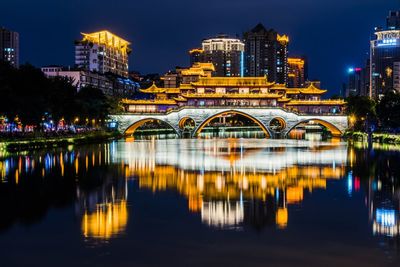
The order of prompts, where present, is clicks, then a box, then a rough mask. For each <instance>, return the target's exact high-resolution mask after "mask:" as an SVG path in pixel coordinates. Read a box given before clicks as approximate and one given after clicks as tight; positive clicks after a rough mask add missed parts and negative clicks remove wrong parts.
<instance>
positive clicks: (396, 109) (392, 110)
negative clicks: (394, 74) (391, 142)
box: [377, 92, 400, 128]
mask: <svg viewBox="0 0 400 267" xmlns="http://www.w3.org/2000/svg"><path fill="white" fill-rule="evenodd" d="M377 113H378V117H379V120H380V122H381V124H382V126H383V127H390V128H398V127H400V95H399V94H398V93H396V92H389V93H387V94H386V95H385V96H384V97H383V98H382V99H381V101H380V102H379V104H378V106H377Z"/></svg>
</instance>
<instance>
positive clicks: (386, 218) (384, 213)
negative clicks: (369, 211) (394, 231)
mask: <svg viewBox="0 0 400 267" xmlns="http://www.w3.org/2000/svg"><path fill="white" fill-rule="evenodd" d="M376 221H377V222H378V223H379V224H380V225H382V226H394V225H395V224H396V211H395V210H387V209H377V210H376Z"/></svg>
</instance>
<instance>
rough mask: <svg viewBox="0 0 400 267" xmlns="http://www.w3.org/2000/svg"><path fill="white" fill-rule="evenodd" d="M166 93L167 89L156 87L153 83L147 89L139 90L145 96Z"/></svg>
mask: <svg viewBox="0 0 400 267" xmlns="http://www.w3.org/2000/svg"><path fill="white" fill-rule="evenodd" d="M166 91H167V88H160V87H157V85H156V84H155V83H154V82H153V84H152V85H151V86H150V87H149V88H146V89H140V92H142V93H146V94H161V93H165V92H166Z"/></svg>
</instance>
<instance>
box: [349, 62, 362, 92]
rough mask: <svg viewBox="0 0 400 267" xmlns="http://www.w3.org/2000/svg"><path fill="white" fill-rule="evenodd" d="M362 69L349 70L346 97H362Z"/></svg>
mask: <svg viewBox="0 0 400 267" xmlns="http://www.w3.org/2000/svg"><path fill="white" fill-rule="evenodd" d="M363 84H364V83H363V69H362V68H349V70H348V83H347V87H346V97H349V96H360V95H363V89H362V86H363Z"/></svg>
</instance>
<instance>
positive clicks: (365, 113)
mask: <svg viewBox="0 0 400 267" xmlns="http://www.w3.org/2000/svg"><path fill="white" fill-rule="evenodd" d="M347 114H348V115H349V116H354V118H355V122H354V129H355V130H365V121H366V120H369V121H375V120H376V115H377V114H376V102H375V100H373V99H371V98H369V97H367V96H349V97H348V98H347Z"/></svg>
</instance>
